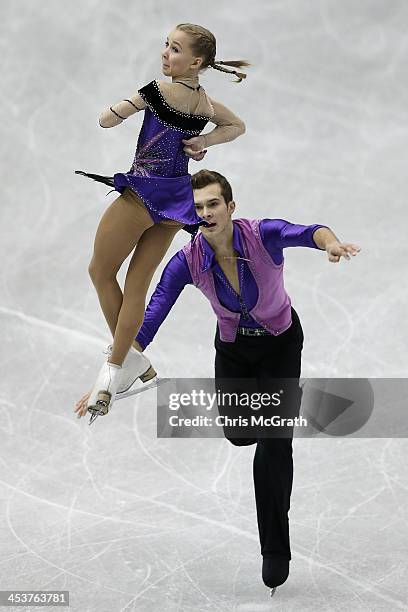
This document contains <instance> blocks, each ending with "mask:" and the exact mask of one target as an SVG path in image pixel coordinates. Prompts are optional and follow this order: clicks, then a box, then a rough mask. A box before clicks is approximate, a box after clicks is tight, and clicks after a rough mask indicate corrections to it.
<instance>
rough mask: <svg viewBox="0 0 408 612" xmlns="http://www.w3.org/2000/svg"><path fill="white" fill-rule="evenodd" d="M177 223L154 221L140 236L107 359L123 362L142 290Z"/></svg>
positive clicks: (138, 320)
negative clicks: (111, 348) (111, 347)
mask: <svg viewBox="0 0 408 612" xmlns="http://www.w3.org/2000/svg"><path fill="white" fill-rule="evenodd" d="M181 227H182V225H181V224H180V223H177V222H167V223H157V224H155V225H153V226H152V227H150V228H149V229H147V230H146V231H145V232H144V233H143V235H142V236H141V238H140V240H139V242H138V244H137V247H136V249H135V252H134V253H133V257H132V259H131V262H130V264H129V268H128V271H127V275H126V281H125V287H124V292H123V301H122V307H121V309H120V313H119V317H118V320H117V325H116V330H115V336H114V341H113V350H112V355H111V356H110V358H109V361H110V362H111V363H115V364H118V365H121V364H122V363H123V360H124V358H125V357H126V355H127V353H128V351H129V348H130V346H131V344H132V342H133V340H134V338H135V336H136V334H137V332H138V330H139V329H140V327H141V325H142V323H143V318H144V311H145V302H146V294H147V291H148V288H149V285H150V283H151V280H152V277H153V274H154V273H155V271H156V269H157V267H158V265H159V264H160V262H161V261H162V259H163V257H164V255H165V254H166V252H167V250H168V248H169V246H170V244H171V242H172V240H173V238H174V236H175V235H176V233H177V232H178V231H179V230H180V228H181Z"/></svg>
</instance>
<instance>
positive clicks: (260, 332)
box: [237, 327, 271, 336]
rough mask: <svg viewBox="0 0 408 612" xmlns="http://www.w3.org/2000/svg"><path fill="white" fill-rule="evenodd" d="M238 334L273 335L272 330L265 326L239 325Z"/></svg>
mask: <svg viewBox="0 0 408 612" xmlns="http://www.w3.org/2000/svg"><path fill="white" fill-rule="evenodd" d="M237 334H240V336H271V332H268V330H267V329H264V328H263V327H255V328H251V327H238V329H237Z"/></svg>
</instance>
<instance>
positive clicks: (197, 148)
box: [182, 136, 207, 161]
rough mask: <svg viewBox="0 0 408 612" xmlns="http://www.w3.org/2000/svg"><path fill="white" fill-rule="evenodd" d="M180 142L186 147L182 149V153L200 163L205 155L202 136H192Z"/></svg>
mask: <svg viewBox="0 0 408 612" xmlns="http://www.w3.org/2000/svg"><path fill="white" fill-rule="evenodd" d="M182 142H183V144H184V145H186V146H185V147H184V148H183V151H184V153H185V154H186V155H188V156H189V157H191V158H192V159H194V160H195V161H200V160H201V159H203V157H204V155H205V154H206V153H207V150H204V147H205V137H204V136H194V137H193V138H188V139H183V140H182Z"/></svg>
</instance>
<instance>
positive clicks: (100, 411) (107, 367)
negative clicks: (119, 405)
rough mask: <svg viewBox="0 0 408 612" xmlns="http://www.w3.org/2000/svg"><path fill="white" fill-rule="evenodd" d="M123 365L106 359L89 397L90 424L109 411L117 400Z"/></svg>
mask: <svg viewBox="0 0 408 612" xmlns="http://www.w3.org/2000/svg"><path fill="white" fill-rule="evenodd" d="M121 373H122V366H120V365H116V364H114V363H110V362H109V361H105V362H104V363H103V364H102V367H101V369H100V370H99V374H98V378H97V379H96V383H95V385H94V388H93V389H92V393H91V395H90V396H89V399H88V412H90V413H91V418H90V420H89V424H90V425H92V423H93V422H94V420H95V419H96V418H97V417H98V416H100V415H102V416H104V415H105V414H107V413H108V412H109V408H110V406H112V404H113V402H114V401H115V395H116V392H117V389H118V386H119V383H120V379H121Z"/></svg>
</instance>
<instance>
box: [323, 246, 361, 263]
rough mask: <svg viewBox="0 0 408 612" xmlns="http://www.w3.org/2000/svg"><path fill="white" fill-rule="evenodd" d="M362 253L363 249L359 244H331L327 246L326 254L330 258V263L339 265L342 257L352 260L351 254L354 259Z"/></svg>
mask: <svg viewBox="0 0 408 612" xmlns="http://www.w3.org/2000/svg"><path fill="white" fill-rule="evenodd" d="M360 251H361V248H360V247H359V246H358V245H357V244H350V243H344V242H331V243H330V244H328V245H327V246H326V252H327V255H328V256H329V261H331V262H333V263H337V262H338V261H340V258H341V257H344V258H345V259H350V254H351V255H352V256H353V257H354V256H355V255H357V253H359V252H360Z"/></svg>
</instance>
